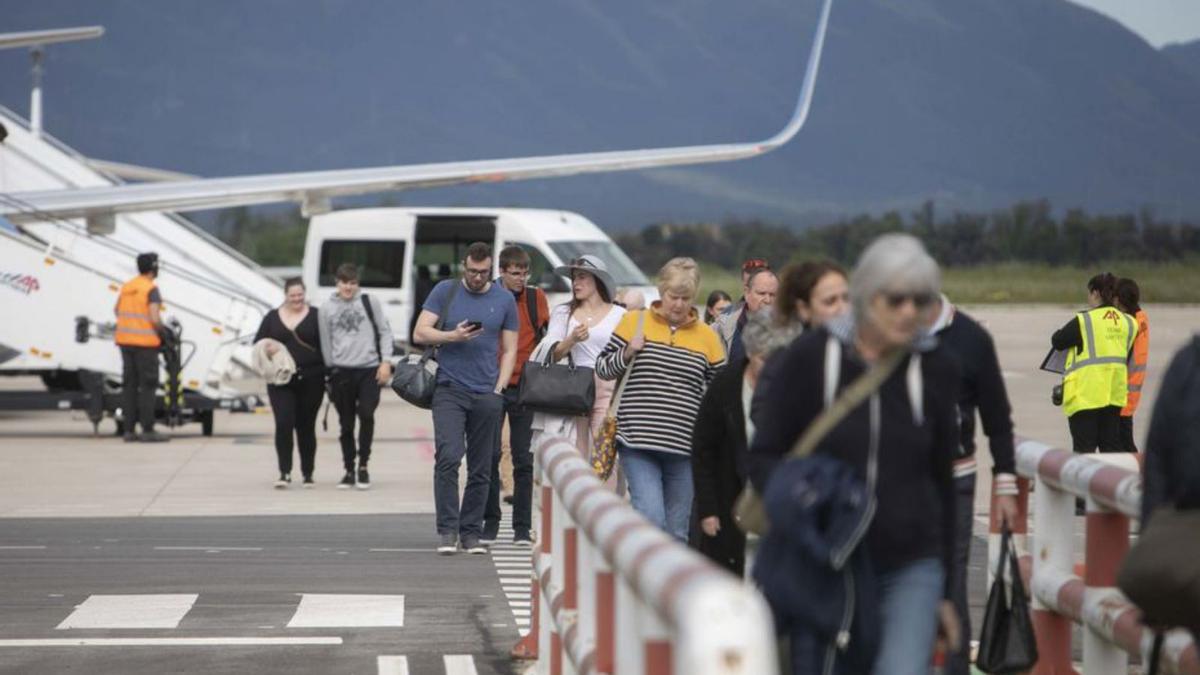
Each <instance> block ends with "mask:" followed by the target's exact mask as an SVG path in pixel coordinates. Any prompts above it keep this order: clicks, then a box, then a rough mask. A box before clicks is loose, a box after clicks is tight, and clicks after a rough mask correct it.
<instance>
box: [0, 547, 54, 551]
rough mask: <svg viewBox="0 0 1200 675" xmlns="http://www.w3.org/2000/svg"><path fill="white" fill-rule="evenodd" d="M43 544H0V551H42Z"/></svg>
mask: <svg viewBox="0 0 1200 675" xmlns="http://www.w3.org/2000/svg"><path fill="white" fill-rule="evenodd" d="M44 550H46V547H45V546H0V551H44Z"/></svg>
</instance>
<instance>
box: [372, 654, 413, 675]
mask: <svg viewBox="0 0 1200 675" xmlns="http://www.w3.org/2000/svg"><path fill="white" fill-rule="evenodd" d="M375 665H376V667H377V668H378V669H379V675H408V657H407V656H379V657H378V658H376V659H375Z"/></svg>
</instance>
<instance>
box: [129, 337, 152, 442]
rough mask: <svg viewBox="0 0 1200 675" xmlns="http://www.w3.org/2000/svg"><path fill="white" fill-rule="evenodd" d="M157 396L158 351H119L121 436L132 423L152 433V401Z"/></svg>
mask: <svg viewBox="0 0 1200 675" xmlns="http://www.w3.org/2000/svg"><path fill="white" fill-rule="evenodd" d="M157 394H158V348H157V347H121V408H122V415H123V417H124V420H125V421H124V425H125V433H127V434H132V433H134V428H133V425H134V422H140V423H141V425H142V431H143V432H151V431H154V397H155V396H156V395H157Z"/></svg>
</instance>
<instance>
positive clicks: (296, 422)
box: [267, 375, 325, 478]
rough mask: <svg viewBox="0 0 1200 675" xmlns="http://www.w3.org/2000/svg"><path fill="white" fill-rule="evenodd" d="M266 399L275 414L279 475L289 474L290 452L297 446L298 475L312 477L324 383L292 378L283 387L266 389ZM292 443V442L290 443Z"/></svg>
mask: <svg viewBox="0 0 1200 675" xmlns="http://www.w3.org/2000/svg"><path fill="white" fill-rule="evenodd" d="M267 398H269V399H270V400H271V411H272V412H273V413H274V414H275V454H276V455H277V456H278V457H279V473H291V472H292V448H293V447H294V445H299V446H300V471H301V473H303V474H304V477H305V478H311V477H312V475H313V466H314V465H315V463H316V456H317V413H318V411H320V409H321V399H323V398H325V382H324V380H323V378H322V377H321V376H320V375H316V376H312V377H304V378H301V377H299V376H297V377H295V378H292V381H291V382H288V383H287V384H285V385H280V386H276V385H273V384H269V385H267ZM293 441H295V442H294V443H293Z"/></svg>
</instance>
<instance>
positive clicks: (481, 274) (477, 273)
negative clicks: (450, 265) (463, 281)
mask: <svg viewBox="0 0 1200 675" xmlns="http://www.w3.org/2000/svg"><path fill="white" fill-rule="evenodd" d="M491 272H492V271H491V270H490V269H482V270H473V269H471V268H470V267H468V268H466V269H464V270H463V273H464V274H466V275H467V276H469V277H475V278H476V279H483V278H486V277H487V275H489V274H491Z"/></svg>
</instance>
